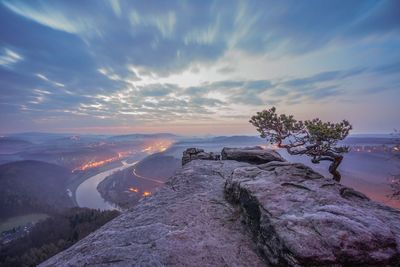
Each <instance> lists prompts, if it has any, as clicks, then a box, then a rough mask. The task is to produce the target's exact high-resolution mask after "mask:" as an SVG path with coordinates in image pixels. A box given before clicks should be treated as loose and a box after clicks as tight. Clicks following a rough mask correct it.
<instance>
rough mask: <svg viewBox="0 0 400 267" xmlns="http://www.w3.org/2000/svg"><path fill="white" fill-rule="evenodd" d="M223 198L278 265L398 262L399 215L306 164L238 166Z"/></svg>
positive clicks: (354, 264) (386, 264)
mask: <svg viewBox="0 0 400 267" xmlns="http://www.w3.org/2000/svg"><path fill="white" fill-rule="evenodd" d="M225 194H226V197H227V199H229V200H230V201H231V203H234V204H236V205H238V206H239V207H240V208H241V210H242V214H243V215H244V217H245V220H246V224H247V225H248V227H249V229H251V231H252V232H253V235H254V237H255V241H256V243H257V247H258V248H259V250H260V251H261V255H263V257H264V258H265V259H266V260H268V261H269V262H270V263H271V264H272V265H274V266H397V265H396V264H397V263H400V225H399V223H400V212H399V211H397V210H394V209H391V208H388V207H385V206H382V205H380V204H377V203H375V202H372V201H370V200H369V199H368V198H367V197H366V196H365V195H363V194H362V193H360V192H357V191H355V190H353V189H351V188H347V187H345V186H342V185H340V184H339V183H336V182H334V181H332V179H327V178H324V177H323V176H321V175H320V174H318V173H316V172H314V171H313V170H312V169H310V168H309V167H306V166H304V165H302V164H291V163H288V162H270V163H267V164H263V165H258V166H251V167H239V168H236V169H235V170H234V171H233V174H232V176H230V177H229V178H228V179H227V182H226V185H225Z"/></svg>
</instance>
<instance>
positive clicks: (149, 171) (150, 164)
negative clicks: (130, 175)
mask: <svg viewBox="0 0 400 267" xmlns="http://www.w3.org/2000/svg"><path fill="white" fill-rule="evenodd" d="M180 168H181V160H179V159H177V158H174V157H173V156H168V155H164V154H163V153H155V154H153V155H150V156H148V157H147V158H145V159H144V160H142V161H140V162H139V163H138V164H137V165H136V171H137V172H138V173H139V174H140V175H143V176H145V177H149V178H155V179H159V180H164V181H166V180H167V179H168V178H169V177H171V176H172V175H174V173H175V171H177V170H178V169H180Z"/></svg>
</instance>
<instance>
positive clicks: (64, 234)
mask: <svg viewBox="0 0 400 267" xmlns="http://www.w3.org/2000/svg"><path fill="white" fill-rule="evenodd" d="M118 215H119V212H118V211H116V210H113V211H99V210H93V209H87V208H71V209H68V210H66V211H65V212H63V213H61V214H56V215H53V216H52V217H50V218H48V219H46V220H44V221H41V222H38V223H37V224H36V225H35V226H34V227H33V228H32V231H31V232H30V233H29V234H28V235H26V236H24V237H22V238H20V239H17V240H14V241H12V242H11V243H9V244H7V245H5V246H3V247H1V248H0V267H15V266H21V267H25V266H26V267H27V266H36V265H37V264H39V263H41V262H43V261H45V260H46V259H48V258H50V257H51V256H53V255H55V254H57V253H58V252H60V251H62V250H64V249H67V248H68V247H70V246H71V245H73V244H74V243H76V242H77V241H78V240H80V239H82V238H84V237H85V236H87V235H88V234H89V233H91V232H93V231H95V230H96V229H97V228H99V227H100V226H102V225H104V224H105V223H107V222H108V221H110V220H111V219H113V218H115V217H116V216H118Z"/></svg>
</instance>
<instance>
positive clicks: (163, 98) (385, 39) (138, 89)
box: [0, 0, 400, 135]
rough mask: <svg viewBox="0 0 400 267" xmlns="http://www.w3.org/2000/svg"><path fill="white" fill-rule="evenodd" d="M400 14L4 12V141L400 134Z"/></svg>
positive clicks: (202, 9)
mask: <svg viewBox="0 0 400 267" xmlns="http://www.w3.org/2000/svg"><path fill="white" fill-rule="evenodd" d="M399 74H400V1H397V0H393V1H385V0H382V1H369V0H360V1H357V0H352V1H347V0H343V1H331V0H316V1H312V0H308V1H296V0H292V1H286V0H284V1H264V0H263V1H233V0H229V1H228V0H221V1H195V0H193V1H161V0H160V1H151V0H150V1H149V0H146V1H122V0H109V1H101V0H99V1H97V0H85V1H58V0H52V1H50V0H49V1H40V0H35V1H17V0H12V1H7V0H3V1H0V125H1V126H0V133H11V132H25V131H42V132H74V133H103V134H104V133H110V134H117V133H121V134H125V133H154V132H170V133H176V134H182V135H203V134H213V135H218V134H257V132H256V131H255V129H254V128H253V126H251V125H250V124H249V123H248V120H249V118H250V117H251V116H252V115H253V114H255V113H256V112H257V111H261V110H263V109H266V108H270V107H272V106H275V107H276V108H277V112H278V113H289V114H293V115H295V117H296V118H297V119H301V120H304V119H312V118H315V117H318V118H321V119H323V120H330V121H340V120H342V119H347V120H349V121H350V122H351V123H352V124H353V126H354V130H353V131H354V132H355V133H384V132H391V131H392V130H393V128H400V117H399V114H400V105H399V100H400V75H399Z"/></svg>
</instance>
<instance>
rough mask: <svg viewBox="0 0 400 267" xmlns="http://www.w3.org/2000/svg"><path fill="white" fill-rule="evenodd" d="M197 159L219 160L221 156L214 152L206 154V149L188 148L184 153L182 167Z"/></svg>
mask: <svg viewBox="0 0 400 267" xmlns="http://www.w3.org/2000/svg"><path fill="white" fill-rule="evenodd" d="M196 159H205V160H219V159H220V155H215V154H214V153H212V152H209V153H208V152H204V149H199V148H194V147H192V148H188V149H186V150H185V151H183V156H182V166H183V165H185V164H186V163H189V162H190V161H192V160H196Z"/></svg>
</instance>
